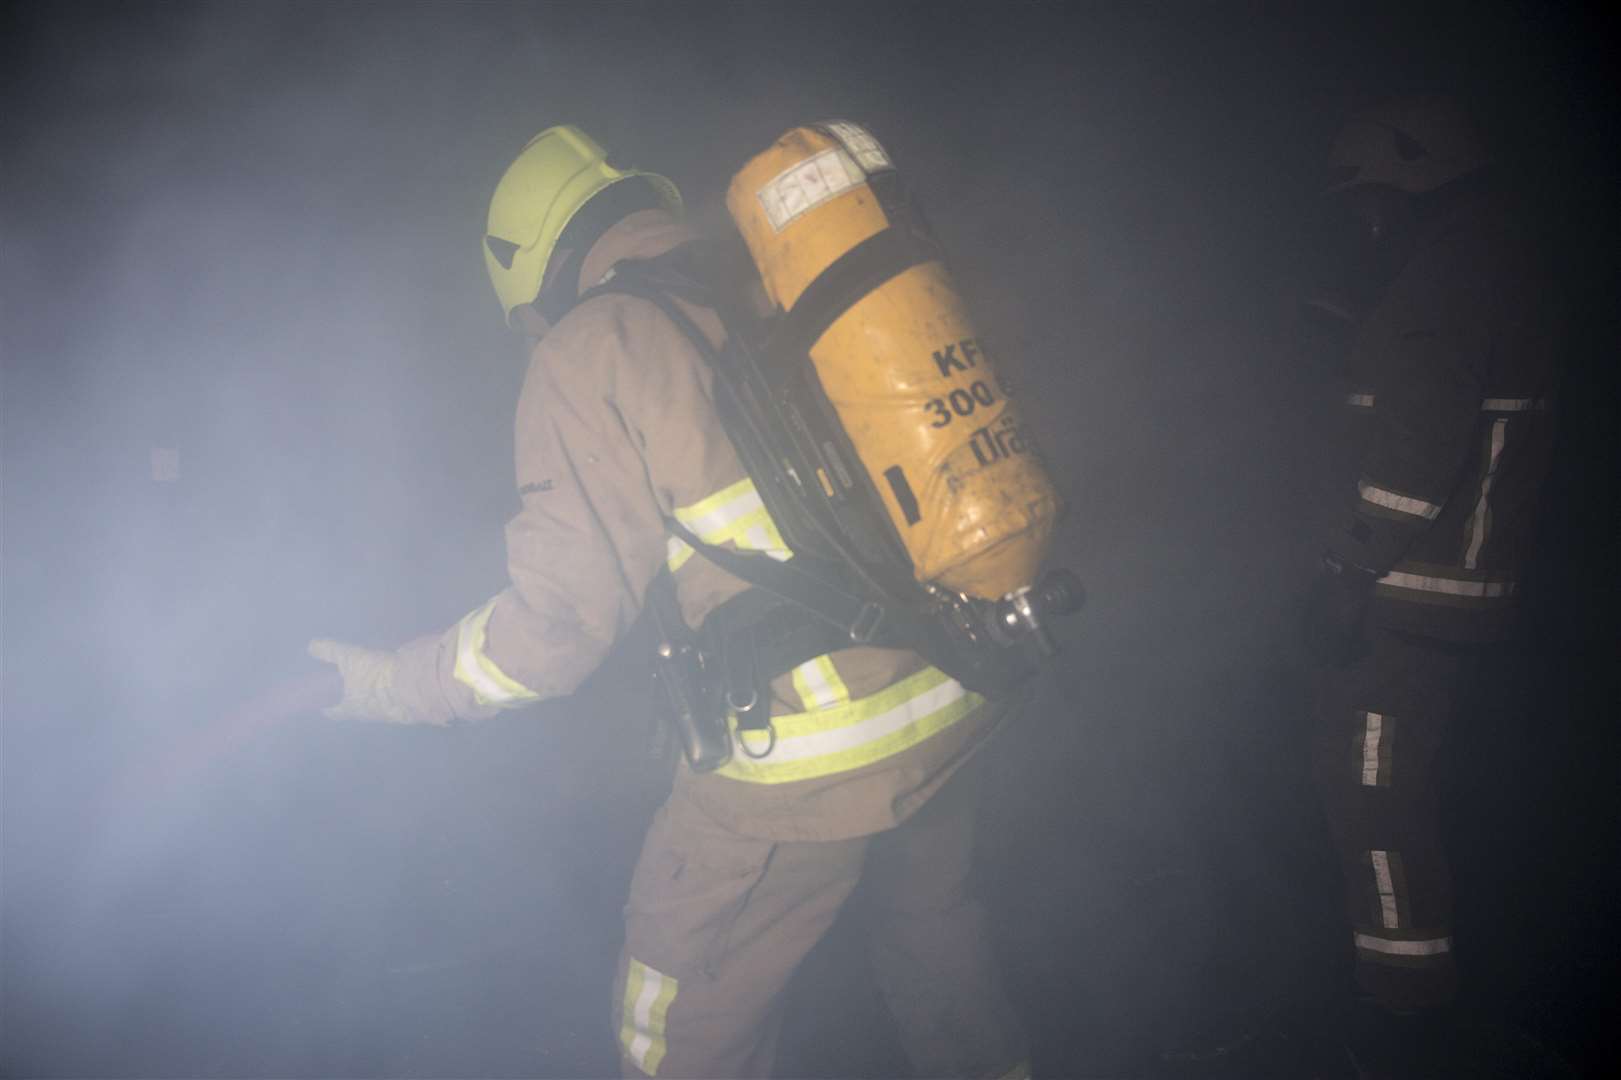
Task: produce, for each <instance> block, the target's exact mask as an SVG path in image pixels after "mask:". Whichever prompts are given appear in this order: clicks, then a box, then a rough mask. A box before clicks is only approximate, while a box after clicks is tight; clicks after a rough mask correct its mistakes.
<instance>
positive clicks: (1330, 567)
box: [1302, 558, 1378, 667]
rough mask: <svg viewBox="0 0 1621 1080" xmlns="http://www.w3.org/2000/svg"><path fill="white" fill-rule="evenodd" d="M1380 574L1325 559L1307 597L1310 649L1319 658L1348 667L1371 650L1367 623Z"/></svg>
mask: <svg viewBox="0 0 1621 1080" xmlns="http://www.w3.org/2000/svg"><path fill="white" fill-rule="evenodd" d="M1377 580H1378V578H1377V576H1376V575H1375V574H1374V573H1373V572H1372V571H1371V570H1364V569H1363V568H1362V567H1360V566H1355V565H1353V564H1350V563H1341V562H1339V561H1337V560H1334V559H1326V558H1325V559H1324V561H1323V572H1322V574H1320V575H1319V576H1318V578H1317V580H1316V581H1315V582H1314V583H1313V584H1312V587H1311V593H1310V595H1309V596H1307V598H1306V615H1305V620H1304V623H1305V625H1304V626H1303V627H1302V630H1303V632H1304V637H1305V642H1306V648H1307V649H1308V650H1309V651H1310V652H1311V654H1312V656H1314V657H1316V658H1317V660H1318V661H1320V662H1321V663H1324V664H1328V665H1330V666H1332V667H1344V666H1345V665H1347V664H1349V663H1351V662H1352V661H1353V660H1356V659H1357V658H1358V657H1360V656H1362V655H1363V653H1365V652H1366V651H1367V647H1368V646H1367V636H1366V632H1365V624H1366V623H1367V618H1368V602H1369V601H1370V600H1372V599H1373V585H1374V582H1375V581H1377Z"/></svg>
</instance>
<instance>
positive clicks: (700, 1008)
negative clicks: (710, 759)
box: [614, 762, 1026, 1077]
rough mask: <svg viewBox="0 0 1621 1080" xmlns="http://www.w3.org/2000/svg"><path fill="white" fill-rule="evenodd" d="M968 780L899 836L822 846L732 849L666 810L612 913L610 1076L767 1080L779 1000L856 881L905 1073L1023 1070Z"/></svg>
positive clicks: (692, 816)
mask: <svg viewBox="0 0 1621 1080" xmlns="http://www.w3.org/2000/svg"><path fill="white" fill-rule="evenodd" d="M979 772H980V767H979V765H978V763H977V762H970V763H969V764H968V765H966V766H965V767H964V768H963V769H962V770H961V771H960V772H959V773H958V774H957V775H956V776H955V777H953V778H952V779H951V780H950V781H949V782H948V783H947V784H946V786H945V787H944V788H942V789H941V790H940V792H939V793H938V794H936V795H935V796H934V797H933V798H932V799H930V800H929V802H928V803H927V804H925V805H924V807H923V808H922V809H921V810H919V811H918V812H917V813H916V814H915V815H913V816H912V817H911V818H910V819H908V820H907V821H906V822H905V823H904V824H902V825H901V826H899V827H898V828H895V829H892V830H890V831H888V832H883V833H879V834H876V835H874V836H865V837H857V838H854V839H850V840H839V841H830V842H772V841H768V840H756V839H750V838H747V837H739V836H737V835H735V834H733V833H731V832H729V831H726V830H724V829H721V828H720V827H719V826H718V825H716V824H715V823H714V822H713V821H711V820H710V819H708V818H707V817H706V816H705V815H704V814H703V812H702V811H701V810H699V809H698V808H697V807H695V806H693V805H691V804H690V803H689V802H686V801H685V800H682V799H681V798H680V796H679V793H677V794H676V795H674V796H672V797H671V800H670V802H668V803H666V804H665V806H664V808H663V809H662V810H660V811H659V815H658V817H657V818H656V819H655V820H654V823H653V826H652V828H651V830H649V832H648V836H647V841H646V844H645V845H644V848H643V851H642V857H641V860H640V861H639V862H638V863H637V867H636V874H635V877H634V880H633V881H632V883H631V896H630V903H629V905H627V907H626V910H625V916H626V918H625V951H624V955H623V956H622V957H621V959H620V965H619V977H618V980H617V982H616V986H615V992H614V1008H615V1014H614V1024H615V1030H616V1032H617V1033H618V1035H619V1040H620V1050H621V1067H622V1069H623V1071H624V1074H625V1075H626V1076H627V1077H641V1076H658V1077H733V1076H749V1077H758V1076H768V1075H770V1074H771V1070H772V1064H773V1059H774V1057H775V1052H776V1043H777V1036H778V1032H779V1030H780V1029H781V1026H782V1014H781V1001H782V996H783V990H784V988H785V987H786V986H787V984H788V980H789V978H790V977H791V976H792V975H793V972H794V969H795V968H796V967H798V966H799V963H800V961H801V960H803V959H804V957H805V955H806V954H807V953H808V952H810V950H811V948H812V946H814V945H815V944H816V942H817V941H818V940H820V939H821V937H822V935H823V934H825V933H826V932H827V930H828V928H829V927H830V926H832V924H833V920H834V918H835V917H836V916H837V915H838V913H839V911H840V910H841V909H842V908H843V907H844V905H845V903H846V901H848V900H849V899H850V898H851V896H852V895H854V894H855V893H856V886H857V884H858V882H859V883H860V884H861V886H862V888H861V897H860V899H861V900H862V904H861V907H862V911H861V914H862V915H863V916H864V917H865V921H866V923H867V930H868V936H869V940H870V949H869V952H868V956H869V958H870V962H871V966H872V971H873V975H874V978H875V979H876V981H877V983H878V986H879V989H880V990H881V991H882V993H883V996H884V998H885V1001H886V1003H887V1004H888V1005H889V1010H890V1013H891V1014H892V1015H893V1017H894V1019H895V1022H896V1026H897V1027H898V1029H899V1034H900V1039H901V1044H902V1046H903V1048H904V1049H905V1051H906V1054H907V1057H908V1058H909V1059H910V1060H911V1062H912V1066H913V1070H914V1072H915V1074H916V1075H918V1076H931V1077H932V1076H964V1077H970V1076H1002V1075H1006V1074H1007V1073H1008V1071H1009V1069H1010V1068H1012V1067H1014V1066H1015V1065H1017V1064H1018V1063H1019V1062H1021V1061H1023V1060H1024V1058H1025V1056H1026V1053H1025V1049H1024V1046H1025V1044H1024V1036H1023V1033H1022V1030H1021V1028H1020V1025H1019V1023H1018V1021H1017V1019H1016V1018H1015V1016H1014V1013H1013V1009H1012V1006H1011V1004H1010V1003H1009V1001H1008V999H1007V997H1006V995H1005V994H1004V992H1003V989H1002V985H1001V981H1000V976H999V974H998V970H997V966H996V963H995V959H994V957H993V955H992V953H991V947H990V936H989V933H988V931H987V927H986V924H985V915H984V912H983V909H982V908H981V906H980V904H979V903H978V902H977V901H976V900H975V899H974V897H973V894H972V891H971V889H970V886H969V878H970V867H971V864H972V852H973V836H974V831H973V823H974V816H975V808H976V804H977V801H978V800H977V789H978V786H979V775H978V774H979ZM827 1037H828V1038H829V1039H837V1038H838V1037H839V1033H838V1032H836V1031H830V1032H827Z"/></svg>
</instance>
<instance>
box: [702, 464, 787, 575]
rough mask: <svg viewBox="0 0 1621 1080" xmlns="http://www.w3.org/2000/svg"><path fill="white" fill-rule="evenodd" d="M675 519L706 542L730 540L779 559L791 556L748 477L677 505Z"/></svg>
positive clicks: (740, 546) (741, 546) (743, 548)
mask: <svg viewBox="0 0 1621 1080" xmlns="http://www.w3.org/2000/svg"><path fill="white" fill-rule="evenodd" d="M675 519H676V520H677V521H679V522H680V523H681V524H683V525H685V526H686V527H687V528H689V529H691V530H692V531H693V532H694V533H696V534H697V536H698V539H700V540H702V541H703V542H704V543H706V544H724V543H727V542H731V543H733V544H735V545H737V547H739V548H741V549H742V550H745V551H761V552H764V553H765V554H767V555H769V556H771V557H772V558H773V559H776V560H778V561H779V562H780V561H784V560H786V559H788V558H789V557H790V556H791V555H792V552H790V551H789V550H788V544H787V543H786V542H785V541H784V540H783V538H782V534H781V533H780V532H778V531H777V525H776V522H774V521H772V520H771V515H770V513H768V512H767V511H766V508H765V503H764V502H763V501H762V500H761V499H760V493H759V491H757V490H756V489H755V487H754V481H753V480H750V479H749V478H748V477H746V476H745V477H744V478H743V479H741V480H739V481H738V482H737V483H735V484H732V485H731V486H730V487H726V488H722V489H721V490H720V491H717V492H716V493H715V494H713V495H710V496H709V497H708V498H705V499H701V500H699V501H698V502H695V503H693V504H692V505H691V506H678V507H676V510H675Z"/></svg>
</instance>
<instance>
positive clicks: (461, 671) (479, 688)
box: [452, 600, 540, 708]
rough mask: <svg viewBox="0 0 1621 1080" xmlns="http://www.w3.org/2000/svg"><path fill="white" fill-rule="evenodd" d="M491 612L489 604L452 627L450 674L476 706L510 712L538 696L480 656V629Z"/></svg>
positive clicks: (481, 629)
mask: <svg viewBox="0 0 1621 1080" xmlns="http://www.w3.org/2000/svg"><path fill="white" fill-rule="evenodd" d="M494 610H495V601H494V600H491V601H490V602H489V603H487V604H485V605H484V606H483V607H481V608H479V609H478V610H477V611H474V612H472V613H471V614H469V615H466V616H464V617H463V618H462V621H461V622H460V623H458V624H457V626H456V666H455V669H454V670H453V672H452V674H453V675H454V676H455V679H456V681H457V682H459V683H461V684H462V685H463V686H465V687H467V688H468V689H469V690H471V691H473V700H475V701H477V702H478V703H479V704H480V705H495V706H498V707H500V708H512V707H514V706H518V705H526V704H528V703H529V702H531V701H539V700H540V695H539V694H537V693H535V692H534V691H533V690H531V689H529V688H528V687H527V686H525V685H524V684H523V683H521V682H519V681H518V680H517V679H514V678H513V677H512V676H510V675H508V674H507V673H506V672H504V671H502V670H501V669H500V668H499V667H497V666H496V663H495V661H494V660H491V659H490V658H489V657H488V656H486V655H485V653H484V646H485V644H486V640H485V634H484V627H485V625H486V624H487V623H488V622H489V621H490V613H491V612H492V611H494Z"/></svg>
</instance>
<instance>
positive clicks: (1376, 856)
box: [1368, 851, 1401, 930]
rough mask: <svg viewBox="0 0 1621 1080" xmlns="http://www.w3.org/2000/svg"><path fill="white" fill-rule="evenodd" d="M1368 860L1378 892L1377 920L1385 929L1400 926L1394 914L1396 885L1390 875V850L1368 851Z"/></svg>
mask: <svg viewBox="0 0 1621 1080" xmlns="http://www.w3.org/2000/svg"><path fill="white" fill-rule="evenodd" d="M1368 862H1369V863H1371V864H1372V865H1373V885H1374V888H1375V889H1377V890H1378V892H1379V921H1380V923H1382V924H1383V925H1384V928H1385V929H1386V930H1395V929H1398V928H1399V927H1400V926H1401V919H1400V917H1399V916H1398V915H1397V914H1396V885H1395V882H1394V881H1392V880H1391V877H1390V852H1388V851H1370V852H1368Z"/></svg>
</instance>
